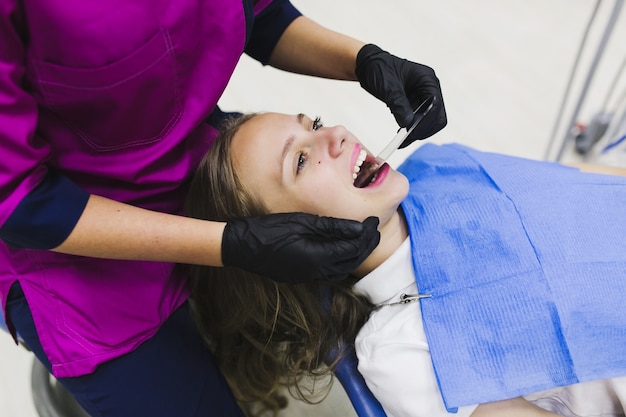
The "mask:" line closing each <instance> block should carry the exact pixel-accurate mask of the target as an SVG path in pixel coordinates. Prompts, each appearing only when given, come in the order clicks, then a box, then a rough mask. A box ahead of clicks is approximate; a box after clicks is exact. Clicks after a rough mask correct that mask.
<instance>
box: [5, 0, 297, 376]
mask: <svg viewBox="0 0 626 417" xmlns="http://www.w3.org/2000/svg"><path fill="white" fill-rule="evenodd" d="M269 3H271V1H269V0H266V1H263V0H262V1H258V2H256V4H254V5H253V4H252V2H250V1H248V0H244V1H242V0H206V1H202V2H197V1H191V0H156V1H155V0H149V1H148V0H123V1H119V0H112V1H107V2H89V1H87V2H86V1H83V0H80V1H78V0H26V1H17V0H0V149H1V150H2V158H0V226H2V227H3V228H4V232H3V233H4V234H3V235H2V237H3V239H4V241H5V242H8V239H7V238H6V236H12V234H13V235H16V236H17V235H20V236H19V237H18V238H17V240H16V242H29V241H34V242H37V241H41V240H43V241H45V240H46V236H42V235H47V234H51V235H54V234H55V233H56V234H59V236H61V237H62V238H64V237H66V235H67V233H68V232H69V231H71V228H72V227H73V225H74V224H75V222H76V220H77V218H78V217H79V216H80V214H81V212H82V209H83V208H84V204H85V203H86V199H87V197H88V195H89V194H90V193H91V194H96V195H100V196H104V197H108V198H111V199H114V200H118V201H123V202H126V203H129V204H132V205H136V206H140V207H144V208H148V209H152V210H158V211H162V212H167V213H177V214H180V213H182V202H183V196H184V192H185V188H184V185H185V184H186V182H187V180H188V179H189V177H190V176H191V175H192V173H193V171H194V169H195V167H196V166H197V165H198V163H199V161H200V159H201V158H202V156H203V155H204V153H205V152H206V150H207V148H208V147H209V146H210V144H211V142H212V140H213V138H214V137H215V134H216V131H215V129H214V128H212V127H211V126H210V124H208V123H206V121H205V120H206V119H207V117H208V116H209V115H210V114H211V113H212V111H213V110H214V108H215V106H216V103H217V101H218V99H219V97H220V96H221V95H222V93H223V91H224V89H225V87H226V85H227V83H228V80H229V78H230V77H231V75H232V72H233V70H234V68H235V66H236V64H237V62H238V60H239V58H240V56H241V54H242V52H243V51H244V48H245V47H246V41H247V38H248V37H250V30H251V29H250V28H251V22H252V20H253V19H254V15H256V14H258V13H260V12H261V11H262V9H263V8H265V7H266V6H268V4H269ZM282 3H286V2H282ZM289 7H291V8H292V6H290V5H289ZM268 9H269V7H268ZM293 10H295V9H293ZM274 14H276V15H280V13H278V12H277V13H274ZM290 16H291V17H290V18H288V19H287V20H286V23H285V22H283V26H282V27H281V28H279V29H276V30H277V31H278V34H277V35H275V36H274V38H272V37H271V36H270V38H269V39H274V41H276V40H277V39H278V37H279V36H280V34H281V33H282V30H284V27H286V25H287V24H288V23H289V22H290V21H291V20H289V19H293V18H295V17H294V16H295V14H294V13H293V12H292V13H291V15H290ZM283 20H285V19H283ZM278 26H280V25H278ZM278 26H277V27H278ZM255 30H256V28H255ZM252 34H254V32H252ZM252 37H253V38H254V36H252ZM264 39H267V38H264ZM264 43H268V42H267V41H265V42H264ZM270 43H271V42H270ZM271 48H273V44H272V45H270V52H271ZM253 56H254V55H253ZM266 58H267V57H266ZM42 184H44V185H42ZM33 195H36V196H37V199H39V200H41V201H38V200H37V199H35V198H34V197H33ZM25 201H28V202H29V207H30V208H33V207H34V208H37V207H45V209H42V210H40V211H42V212H44V213H43V214H42V213H38V212H37V210H29V209H26V208H24V207H23V206H24V205H25V203H24V202H25ZM51 201H52V203H50V202H51ZM39 203H41V204H39ZM42 216H43V217H45V216H49V217H51V218H52V219H53V220H52V221H49V222H48V223H49V224H48V225H47V226H46V227H44V226H41V227H39V226H38V225H37V224H33V223H37V221H38V219H40V218H42ZM16 219H17V220H16ZM68 219H69V220H68ZM17 223H19V224H26V226H25V228H22V229H20V227H17V228H16V229H15V228H14V225H15V224H17ZM42 223H43V221H42ZM64 223H66V226H62V225H63V224H64ZM56 225H61V226H58V227H59V228H63V227H66V228H67V230H66V231H65V234H63V233H64V232H63V231H59V232H55V231H54V227H57V226H56ZM67 225H69V226H67ZM14 230H17V231H18V232H14ZM24 230H25V232H24ZM62 240H63V239H61V240H60V241H59V242H58V243H60V242H61V241H62ZM8 243H10V242H8ZM54 246H55V245H54V244H49V245H48V247H54ZM33 247H39V246H37V244H35V243H33V245H31V246H29V245H28V244H21V243H20V244H5V243H4V242H2V241H0V299H1V302H2V303H1V305H2V307H3V308H4V306H5V303H6V298H7V295H8V291H9V288H10V286H11V285H12V283H13V282H15V281H16V280H19V281H20V284H21V286H22V288H23V291H24V294H25V296H26V299H27V301H28V304H29V306H30V308H31V310H32V313H33V318H34V321H35V326H36V328H37V331H38V334H39V337H40V340H41V343H42V346H43V349H44V351H45V352H46V354H47V356H48V358H49V359H50V362H51V363H52V370H53V373H54V375H55V376H57V377H73V376H80V375H84V374H88V373H91V372H93V371H94V369H95V368H96V367H97V366H98V365H99V364H101V363H103V362H105V361H107V360H110V359H113V358H116V357H119V356H120V355H123V354H125V353H127V352H130V351H132V350H133V349H135V348H136V347H137V346H138V345H139V344H141V343H142V342H143V341H145V340H147V339H148V338H150V337H151V336H152V335H153V334H154V333H155V332H156V331H157V330H158V328H159V326H160V325H161V324H162V323H163V322H164V321H165V320H166V319H167V317H169V315H170V314H171V313H172V312H173V311H174V310H175V309H176V308H177V307H178V306H180V305H181V304H182V303H183V302H184V301H185V300H186V299H187V297H188V289H187V286H186V277H185V276H184V275H183V273H182V272H180V271H179V268H175V265H174V264H170V263H161V262H136V261H115V260H102V259H93V258H88V257H80V256H71V255H64V254H58V253H54V252H50V251H46V250H39V249H32V248H33ZM41 248H46V245H45V244H42V245H41ZM7 324H8V326H9V328H10V329H12V323H11V320H10V317H8V318H7Z"/></svg>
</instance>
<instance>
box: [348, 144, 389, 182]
mask: <svg viewBox="0 0 626 417" xmlns="http://www.w3.org/2000/svg"><path fill="white" fill-rule="evenodd" d="M381 165H382V164H381V163H380V162H379V161H377V160H376V158H374V157H371V156H368V155H367V152H366V151H365V150H363V149H361V152H360V153H359V156H358V158H357V160H356V163H355V165H354V171H353V172H352V178H353V179H354V186H355V187H357V188H365V187H367V186H368V185H370V184H371V183H373V182H374V181H375V180H376V176H377V174H378V169H379V168H380V167H381Z"/></svg>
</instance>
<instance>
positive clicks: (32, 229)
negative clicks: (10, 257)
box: [0, 171, 89, 249]
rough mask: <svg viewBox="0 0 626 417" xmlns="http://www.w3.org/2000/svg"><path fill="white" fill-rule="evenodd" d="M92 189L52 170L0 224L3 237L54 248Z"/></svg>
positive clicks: (11, 242)
mask: <svg viewBox="0 0 626 417" xmlns="http://www.w3.org/2000/svg"><path fill="white" fill-rule="evenodd" d="M88 199H89V193H87V192H86V191H84V190H83V189H81V188H79V187H78V186H77V185H76V184H74V183H73V182H72V181H70V180H69V179H68V178H67V177H65V176H63V175H60V174H58V173H56V172H53V171H49V172H48V175H47V176H46V178H45V179H44V180H43V181H42V182H41V184H39V185H38V186H37V187H36V188H35V189H34V190H33V191H31V192H30V194H28V195H27V196H26V197H24V199H23V200H22V201H21V202H20V204H19V205H18V206H17V208H16V209H15V211H14V212H13V213H12V214H11V216H10V217H9V218H8V220H7V221H6V222H5V224H4V225H3V226H2V227H1V228H0V239H2V240H3V241H4V242H5V243H6V244H7V245H9V246H12V247H14V248H22V249H26V248H28V249H52V248H56V247H57V246H59V245H60V244H61V243H63V241H65V239H67V237H68V236H69V234H70V233H71V232H72V230H73V229H74V226H75V225H76V223H77V222H78V219H79V218H80V216H81V215H82V213H83V211H84V210H85V206H86V205H87V200H88Z"/></svg>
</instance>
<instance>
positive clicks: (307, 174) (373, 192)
mask: <svg viewBox="0 0 626 417" xmlns="http://www.w3.org/2000/svg"><path fill="white" fill-rule="evenodd" d="M232 146H233V149H232V152H233V155H234V156H233V161H234V165H235V169H236V171H237V173H238V175H239V177H240V179H241V180H242V181H243V183H244V184H245V185H246V186H247V187H248V188H249V189H250V190H251V191H252V192H253V193H254V194H255V195H257V196H258V197H260V198H261V199H262V200H263V201H264V202H265V204H266V205H267V206H268V208H269V209H270V211H272V212H275V213H277V212H292V211H301V212H307V213H313V214H319V215H322V216H332V217H341V218H347V219H354V220H359V221H362V220H364V219H365V218H366V217H368V216H372V215H374V216H377V217H379V219H380V222H381V224H384V223H385V222H386V221H387V220H388V219H389V218H391V216H393V215H394V214H395V213H396V211H397V207H398V205H399V204H400V202H401V201H402V200H403V199H404V197H405V196H406V194H407V191H408V181H407V180H406V178H405V177H404V176H403V175H401V174H400V173H398V172H396V171H395V170H393V169H391V168H390V167H389V166H388V165H387V166H385V167H384V168H383V169H381V171H380V172H379V174H378V176H377V178H376V180H374V182H373V183H371V184H370V185H369V186H367V187H365V188H356V187H355V186H354V184H353V181H354V179H353V173H354V171H355V165H356V164H357V159H358V157H359V153H360V151H361V150H362V149H363V147H362V146H361V144H360V143H359V141H358V140H357V139H356V137H354V135H352V134H351V133H350V132H349V131H348V130H347V129H346V128H344V127H343V126H335V127H319V128H317V129H316V128H315V126H314V123H313V121H312V120H311V119H310V118H308V117H306V116H304V115H297V116H296V115H285V114H278V113H266V114H262V115H259V116H257V117H254V118H253V119H251V120H249V121H248V122H246V123H244V124H243V125H242V126H241V127H240V129H239V131H238V132H237V134H236V135H235V137H234V138H233V143H232Z"/></svg>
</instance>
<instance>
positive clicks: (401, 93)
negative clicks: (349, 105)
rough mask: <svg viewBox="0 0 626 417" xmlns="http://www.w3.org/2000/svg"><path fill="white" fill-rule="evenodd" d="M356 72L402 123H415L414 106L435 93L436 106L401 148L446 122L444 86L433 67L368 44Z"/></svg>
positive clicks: (363, 50) (436, 130)
mask: <svg viewBox="0 0 626 417" xmlns="http://www.w3.org/2000/svg"><path fill="white" fill-rule="evenodd" d="M356 76H357V78H358V80H359V83H361V86H362V87H363V88H364V89H365V90H366V91H367V92H369V93H370V94H372V95H373V96H374V97H376V98H378V99H380V100H382V101H384V102H385V103H386V104H387V107H389V110H391V113H393V116H394V117H395V118H396V122H398V124H399V125H400V127H407V126H409V125H410V124H411V122H412V121H413V119H414V117H415V116H414V115H413V110H414V109H416V108H417V106H418V105H419V104H420V103H421V102H422V101H424V100H426V99H427V98H428V97H429V96H433V97H435V104H434V107H433V108H432V109H431V111H430V112H429V113H428V114H427V115H426V117H425V118H424V120H422V121H421V122H420V124H419V125H418V126H417V127H416V128H415V130H413V132H412V133H411V134H410V135H409V137H408V138H407V139H406V140H405V141H404V142H402V144H401V145H400V148H404V147H406V146H408V145H410V144H411V143H413V142H414V141H416V140H419V139H426V138H427V137H429V136H432V135H434V134H435V133H437V132H439V131H440V130H441V129H443V128H444V127H445V126H446V124H447V118H446V109H445V107H444V104H443V97H442V94H441V86H440V85H439V79H438V78H437V76H436V75H435V71H433V69H432V68H430V67H427V66H425V65H421V64H416V63H415V62H411V61H407V60H406V59H401V58H398V57H397V56H394V55H391V54H390V53H389V52H386V51H383V50H382V49H380V48H379V47H378V46H376V45H372V44H368V45H365V46H363V47H362V48H361V50H360V51H359V53H358V55H357V57H356Z"/></svg>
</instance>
